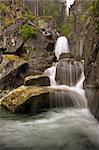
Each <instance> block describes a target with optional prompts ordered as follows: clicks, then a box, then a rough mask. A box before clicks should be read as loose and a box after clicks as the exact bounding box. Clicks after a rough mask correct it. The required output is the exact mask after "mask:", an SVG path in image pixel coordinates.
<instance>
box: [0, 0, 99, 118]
mask: <svg viewBox="0 0 99 150" xmlns="http://www.w3.org/2000/svg"><path fill="white" fill-rule="evenodd" d="M17 4H18V3H16V5H15V7H16V9H17V8H18V6H17ZM19 5H20V8H21V7H22V6H21V4H20V3H19ZM3 7H4V6H2V12H1V13H2V15H3V16H4V17H5V20H3V23H2V29H1V35H0V36H1V37H0V39H1V45H0V53H1V55H0V93H1V94H0V95H1V96H0V97H1V98H2V97H3V96H4V95H6V93H9V91H11V90H12V89H15V88H17V87H19V86H21V85H23V83H25V85H29V86H30V85H43V86H45V85H50V83H49V82H50V81H49V79H47V78H48V77H46V76H45V77H43V76H42V77H39V76H40V75H42V73H43V72H44V70H45V69H46V68H48V67H50V66H51V64H52V62H53V60H54V59H55V56H54V52H53V51H54V47H55V42H56V39H57V37H58V36H59V35H58V34H60V32H58V29H57V25H56V22H55V20H54V18H53V17H50V16H48V17H47V16H44V17H43V16H41V17H39V16H32V15H31V14H26V15H24V12H25V11H26V8H24V9H21V11H17V14H14V13H15V12H14V11H13V13H12V14H10V13H9V16H7V14H6V13H5V11H4V10H3ZM6 7H7V8H6ZM5 8H6V9H7V10H8V9H9V11H11V10H13V7H10V3H9V2H8V6H7V5H6V4H5ZM98 13H99V12H98V1H96V2H93V1H87V2H83V1H80V0H76V1H75V4H74V5H73V6H72V7H71V15H73V16H74V18H75V16H76V19H75V20H74V31H73V32H72V34H71V35H70V36H69V43H70V49H71V56H67V55H66V56H65V55H64V56H61V57H60V58H61V59H63V58H64V57H65V58H66V57H69V58H70V57H74V60H82V59H83V60H84V62H85V63H84V72H85V81H84V88H85V91H86V96H87V98H88V105H89V108H90V110H91V112H92V113H93V114H94V116H95V117H96V118H97V119H98V118H99V116H98V98H99V71H98V70H99V69H98V65H99V57H98V55H99V38H98V32H99V30H98V28H99V27H98V26H99V25H98V21H99V17H98ZM14 15H16V16H15V17H16V19H15V20H14V21H15V22H14V23H13V22H12V23H11V24H10V25H8V26H7V27H5V26H4V21H6V20H7V19H9V18H11V17H12V19H13V18H14ZM54 61H55V60H54ZM30 75H32V76H30ZM34 75H37V76H34ZM38 75H39V76H38ZM28 76H30V77H28ZM25 77H26V78H25ZM35 77H36V78H35ZM40 78H41V79H40ZM43 78H44V79H43ZM32 79H33V81H32ZM24 80H25V81H24ZM42 80H44V81H42Z"/></svg>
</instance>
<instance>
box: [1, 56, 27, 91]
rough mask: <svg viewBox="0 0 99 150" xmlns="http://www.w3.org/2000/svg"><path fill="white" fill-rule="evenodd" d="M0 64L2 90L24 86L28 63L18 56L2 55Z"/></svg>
mask: <svg viewBox="0 0 99 150" xmlns="http://www.w3.org/2000/svg"><path fill="white" fill-rule="evenodd" d="M2 57H3V60H2V62H1V64H0V90H3V89H9V88H14V87H18V86H19V85H21V84H22V82H23V79H24V76H25V73H26V69H27V67H28V63H27V61H25V60H24V59H21V58H20V57H18V56H16V55H2Z"/></svg>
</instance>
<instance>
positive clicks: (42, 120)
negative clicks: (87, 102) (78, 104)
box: [0, 107, 99, 150]
mask: <svg viewBox="0 0 99 150" xmlns="http://www.w3.org/2000/svg"><path fill="white" fill-rule="evenodd" d="M98 143H99V126H98V123H97V121H96V120H95V119H94V118H93V116H92V115H91V114H90V112H89V111H88V109H73V108H69V109H51V110H49V111H48V112H44V113H42V114H38V115H32V114H28V115H15V114H12V113H10V112H9V111H7V110H5V109H3V108H1V107H0V150H10V149H15V150H30V149H31V150H99V144H98Z"/></svg>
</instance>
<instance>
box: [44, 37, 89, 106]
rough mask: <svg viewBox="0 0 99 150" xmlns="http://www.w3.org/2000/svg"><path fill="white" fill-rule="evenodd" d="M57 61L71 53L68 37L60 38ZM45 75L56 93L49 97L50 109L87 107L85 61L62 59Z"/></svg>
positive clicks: (47, 70) (56, 53) (56, 46)
mask: <svg viewBox="0 0 99 150" xmlns="http://www.w3.org/2000/svg"><path fill="white" fill-rule="evenodd" d="M54 52H55V55H56V57H57V60H59V57H60V55H61V54H62V53H68V52H69V46H68V40H67V38H66V37H64V36H62V37H59V38H58V40H57V42H56V45H55V51H54ZM43 75H45V76H48V77H49V79H50V85H51V86H50V88H51V89H54V90H55V91H54V92H53V93H51V94H50V95H49V97H50V107H51V108H52V107H77V108H79V107H87V99H86V96H85V91H84V89H83V82H84V79H85V76H84V68H83V61H75V60H73V58H64V59H60V60H59V61H58V62H57V63H54V65H52V67H50V68H48V69H46V70H45V71H44V73H43Z"/></svg>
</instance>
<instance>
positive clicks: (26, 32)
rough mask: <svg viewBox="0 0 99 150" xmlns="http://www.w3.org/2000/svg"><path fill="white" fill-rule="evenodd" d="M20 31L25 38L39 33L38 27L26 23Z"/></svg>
mask: <svg viewBox="0 0 99 150" xmlns="http://www.w3.org/2000/svg"><path fill="white" fill-rule="evenodd" d="M19 32H20V33H21V34H22V36H23V38H24V39H27V38H29V37H30V36H36V35H37V32H38V29H37V28H34V27H32V26H31V25H29V24H24V25H23V26H22V28H21V29H20V31H19Z"/></svg>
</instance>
